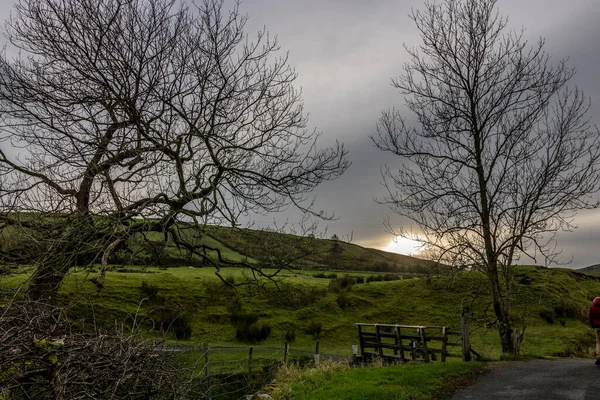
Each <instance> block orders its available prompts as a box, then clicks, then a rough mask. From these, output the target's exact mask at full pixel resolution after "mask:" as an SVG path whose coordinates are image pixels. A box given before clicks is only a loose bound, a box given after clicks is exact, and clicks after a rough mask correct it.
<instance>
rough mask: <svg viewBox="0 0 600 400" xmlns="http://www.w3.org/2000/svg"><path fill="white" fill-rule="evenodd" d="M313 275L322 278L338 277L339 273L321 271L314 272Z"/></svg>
mask: <svg viewBox="0 0 600 400" xmlns="http://www.w3.org/2000/svg"><path fill="white" fill-rule="evenodd" d="M313 277H315V278H321V279H336V278H337V274H326V273H324V272H319V273H317V274H314V275H313Z"/></svg>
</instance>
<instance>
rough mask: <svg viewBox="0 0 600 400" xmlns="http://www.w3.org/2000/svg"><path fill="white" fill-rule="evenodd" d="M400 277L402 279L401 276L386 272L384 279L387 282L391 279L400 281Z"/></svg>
mask: <svg viewBox="0 0 600 400" xmlns="http://www.w3.org/2000/svg"><path fill="white" fill-rule="evenodd" d="M400 279H402V278H400V277H399V276H398V275H394V274H385V275H384V276H383V280H384V281H386V282H389V281H399V280H400Z"/></svg>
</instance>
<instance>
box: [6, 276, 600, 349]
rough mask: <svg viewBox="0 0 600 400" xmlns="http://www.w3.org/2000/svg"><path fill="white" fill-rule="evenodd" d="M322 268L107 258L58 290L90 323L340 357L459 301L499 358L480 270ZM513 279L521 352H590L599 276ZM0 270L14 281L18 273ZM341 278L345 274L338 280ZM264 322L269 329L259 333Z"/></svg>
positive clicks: (449, 322) (476, 342)
mask: <svg viewBox="0 0 600 400" xmlns="http://www.w3.org/2000/svg"><path fill="white" fill-rule="evenodd" d="M224 273H225V278H226V279H227V280H228V281H231V282H241V281H242V280H243V279H245V278H244V277H245V275H244V270H242V269H237V268H230V269H228V270H226V271H225V272H224ZM322 275H323V274H319V273H316V272H302V273H295V272H292V271H283V272H282V273H281V275H280V276H279V277H278V280H277V281H276V282H270V281H267V280H263V281H261V282H259V283H260V285H258V286H256V285H254V286H253V285H251V286H247V287H240V288H237V289H233V288H231V287H228V286H227V285H226V284H224V283H223V282H221V281H220V280H219V279H218V278H217V277H215V276H214V269H212V268H170V269H168V270H160V269H158V268H146V269H144V270H142V269H139V268H133V267H131V268H127V269H124V268H120V267H113V268H112V270H111V271H109V272H108V275H107V278H106V282H105V283H106V285H105V287H104V289H103V290H102V291H100V292H99V293H97V292H96V291H95V287H94V286H93V285H92V284H91V283H90V282H89V277H90V275H89V274H88V273H86V272H82V271H77V272H75V271H74V272H73V273H71V274H69V276H68V277H67V279H66V281H65V284H64V286H63V288H62V291H61V299H62V301H63V302H64V305H65V306H66V307H67V308H68V310H69V313H70V314H71V315H73V318H74V319H76V320H78V321H81V322H80V323H82V324H86V323H91V322H92V320H93V319H94V318H95V322H94V323H99V321H98V320H103V321H105V322H106V323H109V324H113V323H114V322H115V321H124V322H126V323H130V322H131V318H132V316H133V315H137V318H138V319H139V320H140V321H142V322H143V321H146V322H143V324H142V325H143V326H146V327H147V328H150V327H154V328H155V329H157V330H159V327H163V328H164V329H165V330H167V331H168V332H171V333H168V334H167V337H168V338H170V340H173V341H176V336H177V335H176V330H177V329H189V331H188V333H189V335H185V334H184V335H180V339H182V340H179V341H177V343H179V344H180V345H195V346H199V345H201V344H202V343H205V342H208V343H209V344H210V345H211V346H218V345H221V346H223V345H228V346H231V345H234V346H248V345H260V346H268V347H272V348H280V347H281V346H282V343H283V341H284V340H285V339H286V338H287V339H290V340H292V341H293V342H292V346H293V347H295V348H300V349H307V350H310V349H313V348H314V345H315V340H320V341H321V351H322V352H323V353H325V354H327V353H328V354H332V353H333V354H339V355H343V356H349V355H350V354H351V345H352V344H355V343H356V341H357V333H356V328H355V325H354V324H355V323H357V322H361V323H392V324H410V325H445V326H449V327H451V328H454V329H459V328H460V315H461V310H462V309H463V308H466V307H468V308H469V309H470V310H471V314H469V315H470V324H471V329H472V342H473V348H474V349H475V350H476V351H477V352H478V353H480V354H482V355H483V356H485V357H488V358H492V359H494V358H495V359H497V358H498V357H500V348H499V340H498V333H497V331H496V330H495V328H494V327H493V325H491V324H490V323H491V322H492V321H493V320H494V318H493V312H492V310H491V307H490V304H489V301H488V295H487V294H486V287H487V286H486V284H485V283H486V282H485V277H483V276H482V275H481V274H479V273H477V272H472V271H464V272H461V273H460V274H458V275H453V276H437V277H430V278H410V279H401V280H396V281H381V282H377V281H370V280H369V279H365V278H369V276H370V275H368V274H358V273H354V274H352V276H345V275H343V274H338V275H337V278H331V277H328V278H326V279H323V278H320V277H317V276H322ZM359 277H362V278H363V279H362V280H361V279H357V278H359ZM516 278H517V281H518V282H519V283H518V285H517V288H516V290H517V291H518V300H519V302H518V304H515V305H514V307H513V312H514V315H515V316H519V317H522V321H524V323H525V326H526V332H525V340H524V342H523V345H522V352H523V353H524V354H525V355H529V356H533V357H547V356H573V355H577V356H589V355H591V354H592V352H593V346H594V344H595V340H594V337H593V332H592V330H591V329H590V328H589V327H587V324H586V316H587V307H588V306H589V304H590V301H591V299H593V298H594V297H596V296H597V295H598V294H600V277H597V276H595V275H589V274H584V273H581V272H577V271H573V270H567V269H547V268H541V267H516ZM5 279H6V280H5V283H7V284H9V285H10V286H14V285H16V284H17V283H18V282H19V281H23V280H24V279H25V276H24V275H22V274H21V275H13V276H11V277H10V278H5ZM344 280H353V282H354V283H353V284H348V285H347V286H345V285H344V284H342V282H343V281H344ZM359 282H364V283H359ZM150 320H152V321H153V323H152V324H149V321H150ZM86 321H87V322H86ZM127 321H129V322H127ZM138 323H139V321H138ZM251 327H252V328H251ZM263 328H264V330H265V332H266V331H268V334H266V335H264V337H262V336H261V335H260V331H261V329H263ZM247 329H249V330H247ZM253 330H254V331H253ZM257 332H259V333H258V334H257ZM183 338H185V340H183ZM457 340H458V339H457Z"/></svg>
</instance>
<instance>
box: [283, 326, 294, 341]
mask: <svg viewBox="0 0 600 400" xmlns="http://www.w3.org/2000/svg"><path fill="white" fill-rule="evenodd" d="M284 338H285V340H287V341H288V342H293V341H294V340H296V329H295V328H288V329H287V330H286V331H285V336H284Z"/></svg>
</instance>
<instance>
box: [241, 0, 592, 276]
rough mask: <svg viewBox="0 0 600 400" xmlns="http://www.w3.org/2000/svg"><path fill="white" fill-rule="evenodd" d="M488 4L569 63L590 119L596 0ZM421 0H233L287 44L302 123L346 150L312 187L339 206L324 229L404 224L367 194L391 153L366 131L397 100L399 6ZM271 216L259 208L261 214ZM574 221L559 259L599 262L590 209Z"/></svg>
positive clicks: (372, 238)
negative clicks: (339, 166)
mask: <svg viewBox="0 0 600 400" xmlns="http://www.w3.org/2000/svg"><path fill="white" fill-rule="evenodd" d="M498 4H499V7H500V12H501V13H502V14H503V15H507V16H508V17H509V24H510V26H511V28H514V29H521V28H522V27H524V28H525V29H526V36H527V37H528V38H530V40H533V41H536V40H537V39H538V38H539V37H541V36H542V37H545V38H546V41H547V42H546V44H547V51H548V52H549V53H550V55H551V56H552V57H553V58H554V59H555V60H558V59H562V58H569V66H571V67H573V68H576V70H577V74H576V76H575V78H574V79H573V83H574V84H577V85H578V86H580V87H581V88H582V89H584V90H585V92H586V94H587V95H588V96H589V97H590V98H591V100H592V103H593V106H592V113H591V116H592V119H593V121H594V123H598V124H600V74H599V72H600V48H599V43H600V24H598V21H599V20H600V2H598V1H597V0H572V1H564V0H499V2H498ZM422 5H423V1H422V0H376V1H362V0H360V1H359V0H302V1H286V0H263V1H255V0H246V1H245V2H244V3H242V7H241V8H242V11H243V12H246V13H247V14H248V15H249V17H250V21H249V23H248V28H249V29H248V31H253V30H256V29H258V28H260V27H261V26H263V25H264V26H266V27H267V29H268V30H269V31H270V32H271V33H272V34H275V35H277V36H278V38H279V41H280V43H281V45H282V47H283V48H284V49H286V50H288V51H289V54H290V63H291V64H292V65H294V66H295V67H296V69H297V72H298V74H299V78H298V84H299V85H300V86H301V87H302V89H303V93H304V100H305V107H306V110H307V111H308V112H309V113H310V123H311V125H312V126H314V127H316V128H317V129H318V130H320V131H322V132H323V136H324V138H325V139H326V140H334V139H337V140H339V141H341V142H343V143H345V145H346V146H347V148H348V150H349V151H350V160H351V161H352V166H351V167H350V169H349V170H348V171H347V173H346V174H345V176H343V177H342V178H340V179H338V180H337V181H335V182H331V183H328V184H327V185H325V186H323V187H321V188H320V189H319V190H318V191H317V194H318V202H317V205H318V206H320V207H322V208H325V209H326V210H333V211H335V212H336V214H337V215H338V216H339V219H338V220H337V221H334V222H329V223H328V224H327V225H328V230H327V234H328V235H330V234H333V233H335V234H337V235H349V234H350V233H352V232H353V240H354V242H355V243H358V244H361V245H365V246H370V247H378V248H382V247H385V246H386V245H388V244H389V242H390V241H391V240H392V239H393V237H392V236H391V235H390V234H388V233H386V231H385V229H384V226H383V223H382V222H383V220H384V219H385V218H387V217H389V218H390V219H391V221H392V222H393V223H394V224H395V225H397V226H401V225H404V227H405V228H409V229H410V223H408V222H407V221H403V220H401V219H400V218H399V217H395V216H394V214H393V213H392V212H391V211H390V210H389V209H387V208H386V206H383V205H379V204H377V203H375V202H374V201H373V198H374V197H377V196H383V195H384V194H385V193H384V189H383V187H382V186H381V184H380V181H381V178H380V168H381V167H383V166H384V165H385V164H387V165H390V166H394V165H396V164H397V163H398V159H397V158H395V157H394V156H391V155H389V154H384V153H381V152H380V151H378V150H377V149H375V148H374V146H373V145H372V143H371V141H370V139H369V135H371V134H372V133H373V132H374V129H375V124H376V122H377V120H378V118H379V116H380V114H381V111H382V110H384V109H387V108H390V107H394V106H395V107H402V106H403V98H402V96H401V95H400V94H399V93H397V91H396V90H395V89H393V88H392V87H391V85H390V79H391V77H394V76H397V75H398V74H400V68H401V66H402V64H403V63H404V62H405V61H406V60H407V57H406V53H405V51H404V49H403V47H402V44H403V43H406V44H408V45H413V44H419V37H418V35H417V33H416V29H415V27H414V25H413V23H412V21H411V20H410V19H409V18H408V13H409V12H410V10H411V7H412V8H417V9H418V8H420V7H422ZM276 218H277V219H282V218H284V217H283V216H281V217H280V216H277V217H276ZM271 220H272V217H269V218H263V219H260V218H259V222H263V223H268V222H270V221H271ZM576 222H577V224H578V226H579V229H578V230H576V231H575V232H573V233H563V234H561V235H560V236H559V238H558V245H559V246H560V247H562V248H563V253H562V255H561V257H560V258H561V260H562V261H563V262H569V261H571V263H570V264H569V266H570V267H572V268H578V267H584V266H587V265H590V264H595V263H600V252H598V251H597V248H598V244H599V243H600V211H597V212H588V213H585V214H580V215H579V217H578V218H577V221H576ZM538 262H539V263H542V260H538Z"/></svg>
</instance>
